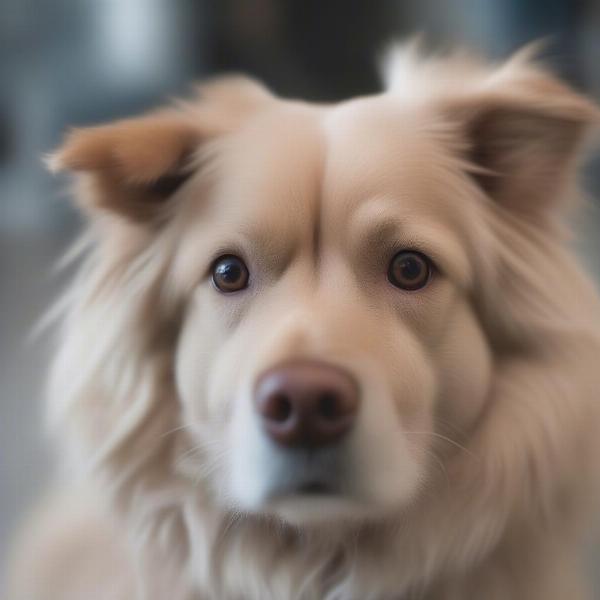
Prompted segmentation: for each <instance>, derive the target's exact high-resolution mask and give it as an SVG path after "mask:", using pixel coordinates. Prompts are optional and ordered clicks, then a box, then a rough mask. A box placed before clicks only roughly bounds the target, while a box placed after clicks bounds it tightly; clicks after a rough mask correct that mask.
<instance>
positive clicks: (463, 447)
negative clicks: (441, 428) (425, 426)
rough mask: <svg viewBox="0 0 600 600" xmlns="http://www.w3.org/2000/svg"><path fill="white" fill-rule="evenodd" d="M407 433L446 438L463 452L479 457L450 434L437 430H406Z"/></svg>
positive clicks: (446, 440)
mask: <svg viewBox="0 0 600 600" xmlns="http://www.w3.org/2000/svg"><path fill="white" fill-rule="evenodd" d="M405 433H406V434H408V435H430V436H433V437H436V438H439V439H441V440H444V441H445V442H448V443H449V444H452V445H453V446H455V447H456V448H458V449H460V450H462V451H463V452H466V453H467V454H468V455H469V456H471V457H472V458H475V459H477V456H476V455H475V454H473V452H471V450H469V449H468V448H467V447H465V446H463V445H462V444H459V443H458V442H457V441H456V440H453V439H452V438H449V437H448V436H445V435H442V434H441V433H437V432H436V431H406V432H405Z"/></svg>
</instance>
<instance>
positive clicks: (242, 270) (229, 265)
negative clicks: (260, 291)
mask: <svg viewBox="0 0 600 600" xmlns="http://www.w3.org/2000/svg"><path fill="white" fill-rule="evenodd" d="M213 282H214V284H215V286H216V287H217V288H218V289H219V290H221V291H222V292H236V291H238V290H241V289H243V288H245V287H246V286H247V285H248V269H247V267H246V265H245V264H244V261H242V259H241V258H237V257H236V256H223V257H221V258H219V259H217V260H216V261H215V263H214V266H213Z"/></svg>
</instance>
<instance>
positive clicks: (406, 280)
mask: <svg viewBox="0 0 600 600" xmlns="http://www.w3.org/2000/svg"><path fill="white" fill-rule="evenodd" d="M430 273H431V269H430V262H429V259H428V258H427V257H426V256H424V255H423V254H420V253H419V252H410V251H403V252H399V253H398V254H396V256H394V258H393V259H392V261H391V263H390V267H389V270H388V279H389V281H390V283H392V284H393V285H395V286H396V287H399V288H401V289H404V290H418V289H420V288H422V287H424V286H425V284H426V283H427V282H428V281H429V277H430Z"/></svg>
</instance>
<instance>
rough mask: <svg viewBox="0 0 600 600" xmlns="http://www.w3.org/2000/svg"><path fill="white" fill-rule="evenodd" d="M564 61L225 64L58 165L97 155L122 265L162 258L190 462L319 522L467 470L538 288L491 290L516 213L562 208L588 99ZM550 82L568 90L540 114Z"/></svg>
mask: <svg viewBox="0 0 600 600" xmlns="http://www.w3.org/2000/svg"><path fill="white" fill-rule="evenodd" d="M543 82H545V84H544V85H541V86H540V81H539V80H538V79H534V80H533V82H532V83H531V84H528V85H527V86H524V87H523V90H522V93H521V94H515V93H514V90H512V91H511V93H510V94H508V95H507V96H502V94H500V93H499V92H498V90H492V91H490V90H485V93H484V92H481V93H477V94H475V93H474V92H473V93H467V92H465V93H458V92H456V91H455V92H454V93H453V94H449V95H444V94H442V93H441V92H440V91H439V90H438V92H437V93H436V94H432V97H431V98H428V99H427V101H423V100H419V99H414V101H412V102H406V101H404V102H401V101H399V99H398V98H397V97H396V96H394V95H393V94H387V95H382V96H377V97H371V98H364V99H358V100H354V101H350V102H347V103H343V104H340V105H337V106H333V107H325V106H312V105H307V104H301V103H296V102H285V101H280V100H276V99H274V98H273V97H272V96H270V95H268V94H267V93H266V92H265V91H263V90H261V89H258V88H255V87H254V86H252V85H250V84H248V83H244V84H241V83H238V84H233V86H229V85H223V84H220V85H219V86H218V89H217V92H215V93H214V95H213V97H212V98H209V100H206V101H205V103H206V104H207V106H204V107H203V105H202V104H201V105H200V108H199V109H198V108H197V107H195V108H194V109H193V110H192V109H186V110H182V111H181V113H178V112H175V111H174V112H166V113H164V114H158V115H155V116H149V117H144V118H142V119H140V120H139V121H132V122H124V123H121V124H116V125H112V126H108V127H107V128H99V129H96V130H89V131H84V132H82V133H79V134H76V135H75V137H74V138H72V139H71V141H70V142H69V143H68V144H67V146H66V147H65V149H64V150H63V151H62V153H61V154H59V155H58V157H57V159H56V162H57V164H58V166H64V167H68V168H72V169H76V170H82V171H86V172H88V174H89V173H91V178H90V177H89V175H88V179H89V183H91V188H90V189H88V191H87V194H88V195H87V199H88V202H89V206H91V207H92V214H93V215H95V218H96V219H98V214H101V215H106V214H108V215H109V216H108V217H101V218H100V219H99V220H100V221H102V223H103V225H102V230H103V231H102V234H101V236H102V238H103V239H104V242H103V244H104V246H103V247H104V250H103V254H102V256H103V257H104V258H103V260H105V261H107V264H108V265H109V266H108V267H107V272H109V271H110V270H111V266H112V268H113V270H114V268H115V265H116V264H118V265H123V264H125V265H126V268H125V270H127V269H129V270H130V272H131V271H132V270H135V269H138V275H139V270H140V268H142V269H144V268H147V269H148V270H151V269H150V267H144V266H143V265H144V264H146V263H144V262H143V261H142V262H140V261H139V257H140V256H144V257H145V260H146V261H148V262H152V261H154V262H155V263H159V262H160V264H161V267H160V269H155V277H154V279H152V281H151V282H150V281H148V282H147V284H146V287H145V288H144V284H142V288H141V289H140V288H136V289H137V292H136V293H138V294H139V296H140V297H142V296H144V294H146V293H149V290H151V291H152V294H154V296H153V298H154V299H153V300H147V299H146V301H145V304H144V306H145V309H144V310H146V311H148V310H151V311H152V312H150V313H148V312H146V313H145V314H146V321H145V322H144V323H142V324H138V325H136V328H137V333H136V335H138V336H139V335H141V334H140V331H143V330H144V328H146V329H147V331H146V333H148V334H149V335H147V338H148V339H147V340H146V342H145V343H144V344H143V346H144V352H146V353H148V352H149V350H148V347H150V346H152V347H154V346H157V345H158V346H160V351H161V352H162V353H166V355H167V362H168V363H169V368H168V371H169V372H171V373H172V379H171V383H170V384H169V385H170V386H171V387H170V388H169V391H168V393H165V394H164V396H165V398H163V399H161V398H160V397H159V396H160V394H159V395H158V396H157V398H156V399H155V401H156V402H161V401H162V402H164V403H169V406H168V407H165V406H162V408H161V409H160V410H161V411H162V412H164V411H168V412H169V415H170V425H172V426H174V428H175V429H177V430H178V433H177V438H178V440H179V443H178V445H177V451H176V452H175V455H174V456H171V458H170V459H169V460H168V461H167V462H168V464H169V469H170V470H171V471H172V472H176V473H177V474H178V476H181V477H183V478H185V479H186V480H187V481H189V482H199V481H201V482H202V489H203V490H204V492H205V493H207V494H209V495H210V497H211V501H212V502H214V503H215V504H216V505H217V506H218V507H220V508H222V509H223V510H226V511H233V512H242V513H255V514H260V515H267V516H277V517H279V518H282V519H284V520H285V521H287V522H291V523H294V524H296V525H303V524H305V525H307V524H309V523H314V522H322V521H324V520H327V521H329V522H331V521H336V520H348V519H358V520H368V519H378V518H381V517H383V516H385V515H387V514H389V513H390V512H396V513H397V512H402V511H405V510H409V508H410V506H411V505H412V504H413V503H415V502H416V501H417V500H418V498H419V495H420V494H421V493H422V490H424V489H425V488H426V487H427V486H430V485H434V486H435V485H445V484H446V483H447V482H446V483H445V481H444V477H445V468H446V464H447V462H448V460H450V458H449V457H450V456H451V455H452V454H461V453H463V449H462V448H461V445H462V444H463V443H466V440H468V439H469V437H470V436H471V435H472V434H473V432H474V431H476V430H477V428H478V427H479V423H480V421H481V420H482V419H483V417H484V415H485V413H486V410H487V409H489V398H490V394H491V387H492V384H493V382H494V369H495V368H496V367H495V365H494V361H495V360H496V359H498V358H499V357H500V356H501V353H502V352H503V351H504V350H505V348H510V345H511V343H513V342H512V341H511V339H510V335H511V334H510V333H509V332H507V331H504V330H503V324H502V323H503V320H510V317H508V316H507V314H501V313H500V312H499V313H498V314H491V311H492V308H491V306H492V305H494V306H496V307H497V308H498V309H499V310H500V311H504V312H505V313H506V312H507V311H508V310H513V309H515V304H514V303H513V304H512V305H510V306H509V303H508V302H507V303H506V305H504V306H503V305H502V302H498V298H497V297H496V298H494V299H493V302H491V301H490V298H489V297H488V298H486V297H485V296H486V293H485V292H484V291H482V290H487V293H488V295H489V294H491V295H492V296H497V295H502V294H503V291H504V290H502V289H500V288H499V287H498V284H497V281H498V279H496V280H494V277H496V278H497V277H498V272H499V271H498V264H499V261H500V259H499V257H498V255H497V251H498V248H497V247H498V246H499V245H502V242H501V241H500V242H499V239H498V223H502V224H503V226H505V227H510V225H508V226H507V225H506V224H507V223H509V224H510V223H512V222H513V221H516V220H519V219H521V218H523V219H525V220H534V221H535V220H538V221H540V222H541V221H543V220H544V219H546V218H547V214H549V212H550V206H551V205H552V200H553V198H554V197H555V196H556V193H555V190H554V189H553V188H555V187H558V186H559V185H560V182H561V177H562V174H563V171H562V168H559V167H561V165H563V164H565V163H566V162H567V159H568V158H569V157H570V154H571V152H572V150H573V148H574V145H575V143H576V141H577V140H578V139H579V135H580V131H581V129H582V123H583V122H584V121H585V120H586V119H587V118H588V117H587V116H586V115H587V113H586V110H588V107H587V105H586V104H585V103H584V101H583V100H581V99H580V98H578V97H576V96H574V95H572V94H571V93H570V92H567V91H566V90H564V88H562V87H558V84H555V82H553V80H547V81H546V80H545V79H544V80H543ZM548 85H549V86H550V88H551V89H552V90H554V91H556V93H557V98H558V99H559V100H560V102H559V100H557V102H556V105H550V104H548V103H547V105H546V106H545V108H544V110H542V111H541V112H539V111H538V110H537V107H538V106H539V96H536V94H537V93H541V94H542V95H543V94H545V93H546V92H547V89H548V87H547V86H548ZM553 86H556V87H553ZM538 88H540V89H538ZM215 106H216V108H215ZM211 107H212V108H211ZM524 127H525V128H527V130H525V129H524ZM523 131H525V132H526V133H527V135H526V136H524V135H523ZM198 149H200V154H199V155H198ZM524 153H528V154H529V155H531V156H532V157H533V158H532V159H531V161H529V162H528V163H527V164H524V163H523V160H522V157H523V154H524ZM190 155H196V157H197V158H196V160H194V161H192V162H191V163H190V162H189V157H190ZM198 156H199V158H198ZM186 161H187V162H186ZM182 164H185V165H186V168H185V169H184V171H185V175H186V177H185V178H183V177H182V174H181V167H182ZM189 164H191V165H193V168H191V169H190V168H187V165H189ZM495 171H499V172H502V173H503V176H502V177H499V176H498V175H497V173H492V172H495ZM549 190H551V192H550V191H549ZM115 214H116V215H118V216H116V217H115V216H114V215H115ZM103 219H104V220H103ZM105 221H106V222H105ZM106 223H108V224H107V226H106V227H104V225H105V224H106ZM106 240H108V242H107V241H106ZM158 254H160V257H158V256H157V255H158ZM132 256H133V257H136V259H137V260H138V263H136V264H137V266H135V267H132V265H133V264H134V262H135V261H134V260H133V259H132ZM140 264H141V265H142V267H140ZM156 273H160V275H156ZM142 277H143V272H142ZM142 281H143V279H142ZM138 283H139V282H138ZM494 286H496V287H494ZM120 293H121V296H122V297H124V296H123V294H124V292H122V291H121V292H120ZM118 295H119V294H116V296H115V298H116V297H118ZM127 295H128V297H127V298H125V300H127V301H132V295H135V293H134V292H132V291H131V290H129V291H128V292H127ZM157 296H159V297H160V298H162V299H164V298H168V301H164V302H163V301H161V302H158V301H157V300H156V297H157ZM517 305H518V302H517ZM148 306H150V307H151V308H150V309H148ZM166 306H168V307H169V308H166ZM132 319H133V317H132ZM125 321H126V319H125ZM175 323H176V324H175ZM511 326H513V328H514V323H512V324H511ZM165 329H169V331H170V333H169V334H168V335H166V334H164V330H165ZM520 334H522V335H523V336H526V335H527V332H526V331H522V332H520ZM144 335H145V334H144ZM157 340H159V341H157ZM507 351H508V350H507ZM140 361H141V362H143V361H144V358H143V357H142V358H141V359H140ZM155 429H156V428H155ZM165 429H167V427H166V426H165Z"/></svg>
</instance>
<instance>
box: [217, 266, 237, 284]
mask: <svg viewBox="0 0 600 600" xmlns="http://www.w3.org/2000/svg"><path fill="white" fill-rule="evenodd" d="M217 275H218V276H219V277H220V278H221V280H222V281H225V282H227V283H235V282H236V281H237V280H238V279H239V278H240V277H241V275H242V268H241V266H240V265H239V264H237V263H235V262H233V261H228V262H225V261H224V262H223V263H221V264H220V265H219V266H218V267H217Z"/></svg>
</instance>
